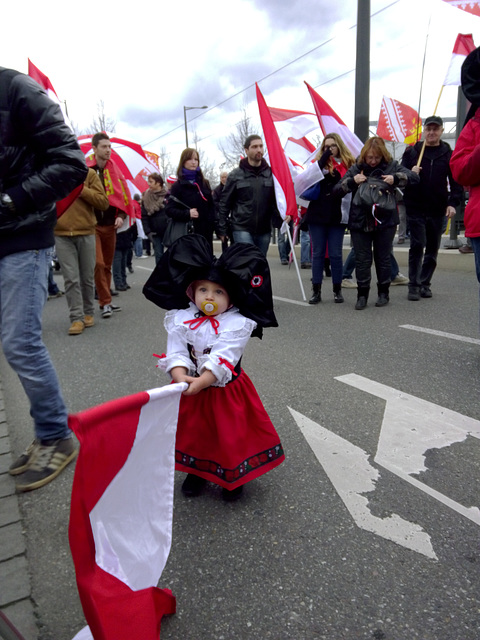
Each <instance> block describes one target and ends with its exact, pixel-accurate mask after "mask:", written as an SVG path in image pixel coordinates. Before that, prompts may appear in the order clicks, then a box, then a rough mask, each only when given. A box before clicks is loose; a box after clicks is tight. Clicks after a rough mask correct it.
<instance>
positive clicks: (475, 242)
mask: <svg viewBox="0 0 480 640" xmlns="http://www.w3.org/2000/svg"><path fill="white" fill-rule="evenodd" d="M469 240H470V241H471V243H472V249H473V252H474V254H475V271H476V272H477V280H478V282H479V283H480V237H478V238H469ZM478 303H479V310H480V289H479V290H478ZM479 327H480V324H479Z"/></svg>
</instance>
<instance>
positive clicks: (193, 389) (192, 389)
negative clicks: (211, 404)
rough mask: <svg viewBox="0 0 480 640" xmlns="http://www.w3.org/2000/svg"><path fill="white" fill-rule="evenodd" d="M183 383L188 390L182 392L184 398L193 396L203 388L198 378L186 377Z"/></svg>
mask: <svg viewBox="0 0 480 640" xmlns="http://www.w3.org/2000/svg"><path fill="white" fill-rule="evenodd" d="M184 382H187V383H188V389H185V391H184V392H183V395H184V396H194V395H196V394H197V393H200V391H202V390H203V389H204V388H205V386H204V385H203V384H202V381H201V380H200V378H192V377H191V376H186V377H185V380H184Z"/></svg>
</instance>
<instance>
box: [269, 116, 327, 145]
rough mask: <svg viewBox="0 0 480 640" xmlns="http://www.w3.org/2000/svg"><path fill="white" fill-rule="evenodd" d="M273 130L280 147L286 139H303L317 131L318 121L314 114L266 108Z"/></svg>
mask: <svg viewBox="0 0 480 640" xmlns="http://www.w3.org/2000/svg"><path fill="white" fill-rule="evenodd" d="M268 110H269V111H270V115H271V116H272V120H273V122H274V123H275V129H276V130H277V132H278V137H279V138H280V142H281V143H282V146H284V145H285V143H286V141H287V140H288V138H303V137H304V136H305V135H307V133H310V131H314V130H315V129H318V120H317V118H316V117H315V114H314V113H307V112H306V111H292V110H291V109H277V108H276V107H268Z"/></svg>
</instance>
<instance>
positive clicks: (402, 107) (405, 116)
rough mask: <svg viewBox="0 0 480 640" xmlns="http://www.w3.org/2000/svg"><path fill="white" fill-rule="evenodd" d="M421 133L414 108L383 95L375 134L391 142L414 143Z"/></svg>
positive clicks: (420, 123) (420, 125) (420, 126)
mask: <svg viewBox="0 0 480 640" xmlns="http://www.w3.org/2000/svg"><path fill="white" fill-rule="evenodd" d="M421 133H422V121H421V119H420V117H419V115H418V113H417V112H416V111H415V109H413V108H412V107H409V106H408V105H407V104H404V103H403V102H400V101H399V100H394V99H393V98H387V97H386V96H383V99H382V105H381V107H380V116H379V117H378V126H377V136H379V137H380V138H383V139H384V140H392V141H393V142H405V143H406V144H415V143H416V142H417V140H419V138H420V136H421Z"/></svg>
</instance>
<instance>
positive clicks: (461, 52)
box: [443, 14, 480, 87]
mask: <svg viewBox="0 0 480 640" xmlns="http://www.w3.org/2000/svg"><path fill="white" fill-rule="evenodd" d="M479 15H480V14H479ZM474 49H475V44H474V43H473V36H472V34H471V33H468V34H465V33H459V34H458V36H457V39H456V40H455V46H454V47H453V53H452V57H451V59H450V64H449V66H448V70H447V74H446V76H445V80H444V81H443V85H444V86H445V85H453V86H457V87H459V86H460V85H461V84H462V80H461V72H462V64H463V63H464V62H465V58H466V57H467V56H468V54H469V53H471V52H472V51H473V50H474Z"/></svg>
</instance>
